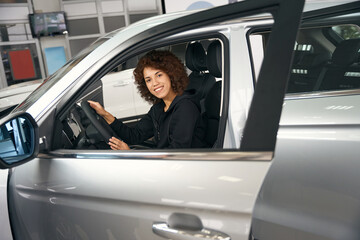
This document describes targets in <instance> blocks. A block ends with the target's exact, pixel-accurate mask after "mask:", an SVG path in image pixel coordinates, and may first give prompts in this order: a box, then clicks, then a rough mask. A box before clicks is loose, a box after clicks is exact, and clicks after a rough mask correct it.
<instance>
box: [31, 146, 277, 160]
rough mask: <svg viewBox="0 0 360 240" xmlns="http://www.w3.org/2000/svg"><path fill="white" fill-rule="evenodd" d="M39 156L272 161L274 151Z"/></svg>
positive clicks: (61, 152)
mask: <svg viewBox="0 0 360 240" xmlns="http://www.w3.org/2000/svg"><path fill="white" fill-rule="evenodd" d="M38 158H41V159H56V158H73V159H74V160H75V159H113V160H121V159H126V160H128V159H134V160H166V161H170V160H177V161H271V160H272V158H273V152H240V151H234V150H222V151H221V152H219V151H216V150H212V149H207V150H192V151H191V152H189V151H186V150H185V151H179V150H177V151H171V150H167V151H164V150H150V151H149V150H136V151H131V150H130V151H114V150H67V149H61V150H55V151H52V152H49V153H40V154H39V155H38Z"/></svg>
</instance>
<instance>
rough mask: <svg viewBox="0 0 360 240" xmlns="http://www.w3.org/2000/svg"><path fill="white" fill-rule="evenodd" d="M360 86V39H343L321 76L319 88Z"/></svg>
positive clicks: (335, 88) (352, 87)
mask: <svg viewBox="0 0 360 240" xmlns="http://www.w3.org/2000/svg"><path fill="white" fill-rule="evenodd" d="M354 88H360V39H349V40H343V41H342V42H340V43H339V45H338V46H337V47H336V49H335V51H334V52H333V54H332V59H331V63H330V64H329V65H328V66H327V67H326V69H324V74H323V77H322V76H320V83H319V90H322V91H323V90H345V89H354Z"/></svg>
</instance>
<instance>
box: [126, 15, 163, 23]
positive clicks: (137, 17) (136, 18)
mask: <svg viewBox="0 0 360 240" xmlns="http://www.w3.org/2000/svg"><path fill="white" fill-rule="evenodd" d="M156 15H157V14H156V13H147V14H131V15H130V23H134V22H137V21H139V20H142V19H145V18H149V17H152V16H156Z"/></svg>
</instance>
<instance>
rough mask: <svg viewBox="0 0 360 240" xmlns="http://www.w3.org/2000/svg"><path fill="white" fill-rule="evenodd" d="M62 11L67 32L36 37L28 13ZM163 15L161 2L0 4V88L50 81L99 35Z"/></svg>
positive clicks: (36, 0)
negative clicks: (57, 71)
mask: <svg viewBox="0 0 360 240" xmlns="http://www.w3.org/2000/svg"><path fill="white" fill-rule="evenodd" d="M58 11H64V12H65V15H66V25H67V34H64V35H53V36H41V37H37V36H32V34H31V28H30V23H29V18H28V16H29V14H32V13H36V14H38V13H40V14H41V13H49V12H58ZM161 13H162V5H161V0H0V53H1V59H2V64H0V88H3V87H6V86H8V85H13V84H17V83H21V82H26V81H30V80H34V79H43V78H46V77H47V76H49V75H50V74H52V73H53V72H54V71H56V70H57V69H58V68H59V67H60V66H61V65H62V64H64V63H65V62H66V61H67V60H69V59H70V58H71V57H72V56H74V55H76V54H77V53H78V52H79V51H81V50H82V49H83V48H84V47H86V46H88V45H89V44H90V43H92V42H93V41H94V40H96V39H97V38H98V37H100V36H102V35H104V34H106V33H108V32H111V31H113V30H115V29H118V28H122V27H125V26H128V25H129V24H131V23H133V22H136V21H138V20H141V19H144V18H147V17H150V16H154V15H158V14H161Z"/></svg>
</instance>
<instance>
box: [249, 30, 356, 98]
mask: <svg viewBox="0 0 360 240" xmlns="http://www.w3.org/2000/svg"><path fill="white" fill-rule="evenodd" d="M331 28H332V29H333V30H334V32H336V33H337V34H338V35H339V37H341V39H343V40H342V41H340V42H339V43H338V44H336V45H334V43H333V41H332V40H333V39H330V38H331V36H329V35H328V34H327V32H328V31H326V29H328V26H325V27H317V28H316V27H312V28H308V29H301V30H300V31H299V33H298V39H297V42H296V45H295V46H294V55H293V65H292V69H291V72H290V78H289V82H288V89H287V93H308V92H321V91H337V90H348V89H357V88H360V30H359V29H360V28H359V26H357V25H353V24H351V25H350V24H349V25H338V26H332V27H331ZM324 30H325V31H324ZM267 35H268V33H266V32H262V33H254V34H252V35H250V38H249V40H250V44H251V50H252V57H253V66H254V72H255V75H256V74H257V71H258V65H259V64H258V63H259V62H261V61H262V59H263V56H262V55H261V54H259V53H258V52H259V49H264V47H261V46H265V45H266V39H267V38H266V36H267ZM259 36H261V38H260V37H259ZM260 39H262V40H260ZM260 52H261V51H260ZM256 76H257V75H256Z"/></svg>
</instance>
